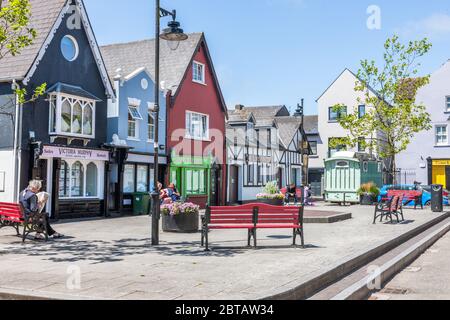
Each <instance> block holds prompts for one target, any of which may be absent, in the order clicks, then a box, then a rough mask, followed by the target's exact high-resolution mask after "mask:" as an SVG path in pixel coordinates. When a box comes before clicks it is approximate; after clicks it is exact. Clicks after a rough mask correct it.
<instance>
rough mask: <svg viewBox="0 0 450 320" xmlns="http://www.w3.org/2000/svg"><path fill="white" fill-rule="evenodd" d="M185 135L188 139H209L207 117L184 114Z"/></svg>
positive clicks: (198, 114)
mask: <svg viewBox="0 0 450 320" xmlns="http://www.w3.org/2000/svg"><path fill="white" fill-rule="evenodd" d="M186 135H187V138H189V139H197V140H208V139H209V116H207V115H204V114H200V113H195V112H186Z"/></svg>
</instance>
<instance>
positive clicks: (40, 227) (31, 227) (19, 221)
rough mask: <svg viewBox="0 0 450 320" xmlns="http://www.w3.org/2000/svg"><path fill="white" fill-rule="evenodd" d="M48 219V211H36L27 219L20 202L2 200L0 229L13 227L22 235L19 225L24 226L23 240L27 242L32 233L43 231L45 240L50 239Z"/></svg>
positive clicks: (0, 205)
mask: <svg viewBox="0 0 450 320" xmlns="http://www.w3.org/2000/svg"><path fill="white" fill-rule="evenodd" d="M46 219H47V214H46V213H36V214H33V215H30V216H29V217H28V219H27V220H26V221H25V218H24V214H23V210H22V206H21V205H20V204H16V203H5V202H0V229H1V228H5V227H12V228H14V229H15V230H16V232H17V235H18V236H21V234H20V230H19V227H20V226H23V233H22V242H25V240H26V238H27V236H28V235H29V234H30V233H42V234H44V236H45V241H48V233H47V229H46V228H47V227H46V226H47V224H46Z"/></svg>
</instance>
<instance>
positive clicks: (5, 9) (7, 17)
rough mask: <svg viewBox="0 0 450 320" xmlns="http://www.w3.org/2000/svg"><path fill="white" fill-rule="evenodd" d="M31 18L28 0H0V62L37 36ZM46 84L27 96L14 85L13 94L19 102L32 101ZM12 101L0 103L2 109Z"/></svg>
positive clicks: (22, 89)
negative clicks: (31, 25)
mask: <svg viewBox="0 0 450 320" xmlns="http://www.w3.org/2000/svg"><path fill="white" fill-rule="evenodd" d="M30 19H31V5H30V2H29V0H0V63H1V60H2V59H3V58H5V57H6V56H8V55H11V56H17V55H19V54H20V53H21V52H22V50H23V49H25V48H26V47H28V46H30V45H32V44H33V41H34V40H35V39H36V37H37V32H36V30H35V29H33V28H31V27H29V24H30ZM46 87H47V85H46V84H45V83H44V84H42V85H40V86H38V87H37V88H35V89H34V92H33V94H32V95H31V97H28V98H27V90H26V89H25V88H20V87H19V86H18V85H16V87H15V90H14V91H15V94H16V96H17V99H18V102H19V103H20V104H25V103H28V102H33V101H35V100H36V99H38V98H39V97H40V96H42V95H43V94H44V92H45V90H46ZM11 103H13V101H9V102H8V103H6V104H3V105H0V114H7V115H10V113H9V112H2V109H6V107H8V106H10V104H11Z"/></svg>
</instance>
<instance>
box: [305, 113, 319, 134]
mask: <svg viewBox="0 0 450 320" xmlns="http://www.w3.org/2000/svg"><path fill="white" fill-rule="evenodd" d="M304 121H305V122H304V124H303V129H304V130H305V133H306V134H307V135H317V134H319V116H317V115H316V116H305V120H304Z"/></svg>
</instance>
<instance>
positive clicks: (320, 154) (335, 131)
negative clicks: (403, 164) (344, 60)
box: [309, 69, 376, 191]
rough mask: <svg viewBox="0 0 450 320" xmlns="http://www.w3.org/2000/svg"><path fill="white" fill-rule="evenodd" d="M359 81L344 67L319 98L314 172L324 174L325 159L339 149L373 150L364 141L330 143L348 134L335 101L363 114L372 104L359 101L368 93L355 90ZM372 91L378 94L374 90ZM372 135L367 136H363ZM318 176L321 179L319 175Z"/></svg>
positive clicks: (348, 109)
mask: <svg viewBox="0 0 450 320" xmlns="http://www.w3.org/2000/svg"><path fill="white" fill-rule="evenodd" d="M357 82H358V77H357V76H356V75H355V74H354V73H353V72H352V71H350V70H349V69H345V70H344V71H343V72H342V73H341V74H340V75H339V76H338V77H337V79H336V80H335V81H334V82H333V83H332V84H331V85H330V86H329V87H328V88H327V89H326V90H325V92H324V93H323V94H322V95H321V96H320V97H319V98H318V99H317V104H318V132H319V137H318V138H317V137H316V138H315V140H316V141H317V155H315V156H314V157H311V158H310V163H309V167H310V168H314V169H315V171H314V172H315V173H316V174H317V175H320V174H321V172H322V174H323V171H322V170H323V168H324V160H325V159H327V158H329V157H331V156H332V155H333V154H334V153H336V152H338V151H340V150H346V151H353V152H368V153H370V150H365V149H364V146H362V145H358V146H357V147H355V148H347V147H346V146H342V147H338V148H331V147H330V141H331V140H332V139H333V138H344V137H346V136H347V135H348V134H349V133H348V131H347V130H345V129H343V128H342V127H341V125H340V124H339V123H338V119H339V116H340V114H338V113H336V112H334V111H333V107H334V106H335V105H337V104H341V105H344V106H346V113H353V112H355V111H356V110H357V111H358V112H359V114H360V116H363V115H364V114H365V113H366V110H368V108H370V106H366V104H364V103H358V101H365V93H364V92H357V91H355V85H356V83H357ZM372 93H373V94H375V92H372ZM375 134H376V133H374V135H375ZM370 138H372V137H364V139H370ZM373 154H375V152H373ZM316 180H320V179H319V178H316ZM322 191H323V190H322Z"/></svg>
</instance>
